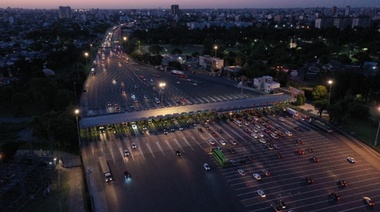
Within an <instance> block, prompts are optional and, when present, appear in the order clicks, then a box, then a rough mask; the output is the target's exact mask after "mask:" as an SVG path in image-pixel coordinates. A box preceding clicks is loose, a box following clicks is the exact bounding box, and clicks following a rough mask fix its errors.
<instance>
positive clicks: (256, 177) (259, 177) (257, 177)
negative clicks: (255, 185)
mask: <svg viewBox="0 0 380 212" xmlns="http://www.w3.org/2000/svg"><path fill="white" fill-rule="evenodd" d="M252 176H253V177H254V178H255V179H256V180H261V176H260V175H259V174H257V173H254V174H252Z"/></svg>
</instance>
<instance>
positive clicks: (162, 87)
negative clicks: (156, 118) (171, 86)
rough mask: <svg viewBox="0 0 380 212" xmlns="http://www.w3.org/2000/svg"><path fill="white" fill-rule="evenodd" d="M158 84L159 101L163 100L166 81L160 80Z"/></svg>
mask: <svg viewBox="0 0 380 212" xmlns="http://www.w3.org/2000/svg"><path fill="white" fill-rule="evenodd" d="M158 86H159V87H160V94H161V102H163V101H164V89H165V86H166V83H164V82H160V83H159V84H158Z"/></svg>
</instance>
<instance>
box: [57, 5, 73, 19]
mask: <svg viewBox="0 0 380 212" xmlns="http://www.w3.org/2000/svg"><path fill="white" fill-rule="evenodd" d="M58 15H59V18H71V16H72V14H71V8H70V7H69V6H66V7H64V6H60V7H59V9H58Z"/></svg>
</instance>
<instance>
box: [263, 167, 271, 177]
mask: <svg viewBox="0 0 380 212" xmlns="http://www.w3.org/2000/svg"><path fill="white" fill-rule="evenodd" d="M263 173H264V175H265V176H267V177H269V176H270V175H271V173H270V172H269V171H268V170H267V169H263Z"/></svg>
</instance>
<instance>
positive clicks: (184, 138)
mask: <svg viewBox="0 0 380 212" xmlns="http://www.w3.org/2000/svg"><path fill="white" fill-rule="evenodd" d="M182 139H183V140H184V141H185V142H186V143H187V145H189V147H190V148H191V149H192V150H193V151H194V149H193V147H192V146H191V145H190V143H189V142H188V141H187V139H186V137H182Z"/></svg>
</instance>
